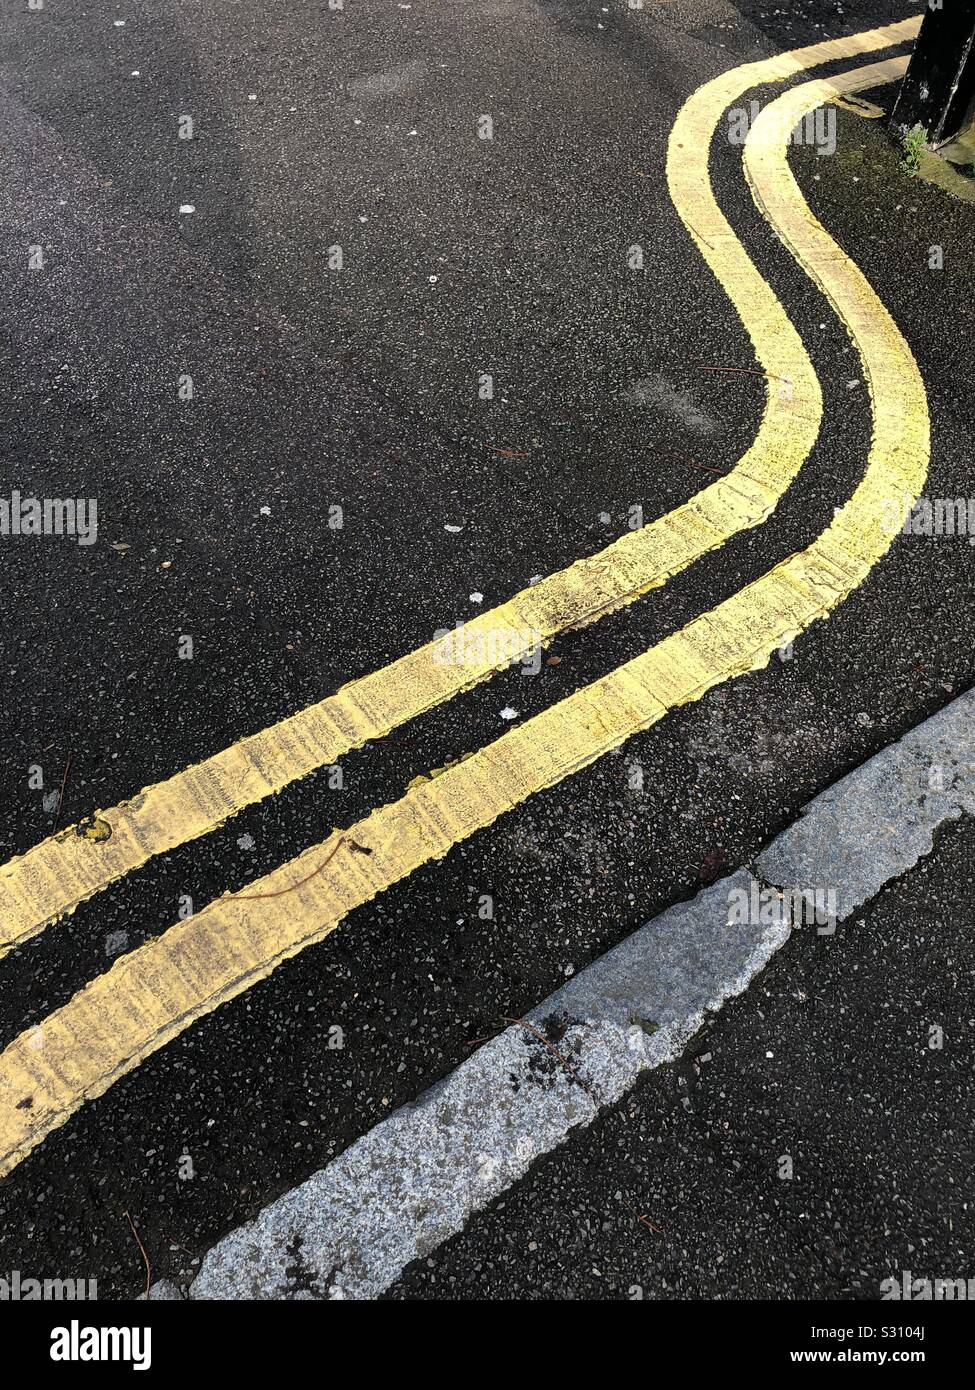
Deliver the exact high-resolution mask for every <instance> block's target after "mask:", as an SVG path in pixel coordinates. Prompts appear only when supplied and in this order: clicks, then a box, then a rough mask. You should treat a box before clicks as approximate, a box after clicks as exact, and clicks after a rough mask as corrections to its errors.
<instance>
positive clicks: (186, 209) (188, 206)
mask: <svg viewBox="0 0 975 1390" xmlns="http://www.w3.org/2000/svg"><path fill="white" fill-rule="evenodd" d="M179 212H180V216H181V217H185V216H186V214H187V213H190V212H196V208H195V207H194V206H193V204H192V203H181V204H180V208H179Z"/></svg>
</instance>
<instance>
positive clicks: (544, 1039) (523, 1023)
mask: <svg viewBox="0 0 975 1390" xmlns="http://www.w3.org/2000/svg"><path fill="white" fill-rule="evenodd" d="M502 1022H504V1023H518V1024H520V1025H521V1027H522V1028H527V1029H528V1031H529V1033H531V1034H532V1035H533V1036H534V1037H536V1038H537V1039H538V1041H539V1042H540V1043H542V1044H544V1046H545V1047H547V1048H548V1050H549V1052H551V1054H552V1056H553V1057H555V1058H556V1060H557V1061H559V1062H561V1063H562V1065H563V1067H565V1069H566V1071H567V1072H568V1073H569V1075H570V1076H571V1077H572V1078H573V1080H574V1081H577V1082H578V1083H579V1085H580V1086H581V1087H582V1089H583V1090H584V1091H585V1092H586V1094H587V1095H588V1097H589V1099H590V1100H591V1101H592V1103H593V1105H594V1106H595V1107H596V1109H597V1110H598V1109H599V1108H600V1106H601V1104H602V1102H601V1101H600V1099H599V1097H598V1096H597V1095H596V1092H595V1091H594V1090H593V1089H592V1087H591V1086H590V1085H589V1083H588V1081H586V1079H585V1078H584V1077H583V1076H581V1075H580V1074H579V1072H578V1070H577V1069H576V1068H575V1067H574V1066H573V1065H572V1063H571V1062H570V1061H569V1059H568V1058H567V1057H563V1056H562V1053H561V1052H560V1051H559V1050H558V1048H557V1047H556V1046H555V1044H554V1043H553V1042H550V1041H549V1039H548V1038H547V1037H546V1036H545V1034H544V1033H543V1032H542V1031H541V1030H540V1029H538V1028H536V1027H535V1025H534V1024H533V1023H529V1022H528V1021H527V1020H526V1019H524V1018H505V1019H503V1020H502Z"/></svg>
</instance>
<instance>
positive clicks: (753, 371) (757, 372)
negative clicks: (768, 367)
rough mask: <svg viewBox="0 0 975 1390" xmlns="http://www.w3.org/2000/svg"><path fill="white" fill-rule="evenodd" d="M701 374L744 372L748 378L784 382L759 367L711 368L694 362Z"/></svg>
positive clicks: (772, 373) (702, 363) (779, 377)
mask: <svg viewBox="0 0 975 1390" xmlns="http://www.w3.org/2000/svg"><path fill="white" fill-rule="evenodd" d="M694 365H695V367H698V368H699V369H700V370H701V371H702V372H746V373H747V374H748V375H749V376H764V377H768V379H769V380H770V381H784V380H785V377H781V376H776V374H775V372H763V371H762V369H761V367H712V366H710V365H709V363H707V362H695V363H694Z"/></svg>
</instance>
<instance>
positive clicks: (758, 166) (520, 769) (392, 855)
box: [0, 63, 929, 1173]
mask: <svg viewBox="0 0 975 1390" xmlns="http://www.w3.org/2000/svg"><path fill="white" fill-rule="evenodd" d="M902 67H903V64H902V63H901V64H896V63H895V64H881V65H878V66H875V67H871V68H867V69H862V70H857V71H855V72H851V73H845V74H843V75H841V76H840V77H837V78H834V79H833V80H832V81H828V82H826V81H819V82H812V83H808V84H806V85H805V86H803V87H800V88H798V89H797V90H795V91H792V92H790V93H788V94H787V95H786V96H785V97H783V98H781V100H780V101H779V102H777V103H775V104H774V106H773V107H771V108H769V111H768V113H767V117H768V119H767V120H766V121H765V123H764V124H762V123H761V122H759V123H756V126H755V129H754V130H753V132H752V137H751V140H752V143H751V144H750V145H749V146H748V147H747V148H746V161H747V165H748V170H749V177H750V179H751V181H752V183H753V187H754V189H755V193H756V196H757V198H758V199H759V200H760V205H761V206H762V207H763V208H764V209H765V210H766V212H767V213H768V215H770V216H774V218H775V219H776V220H775V224H774V225H775V227H776V230H777V231H778V232H779V235H780V236H781V237H782V238H783V240H785V242H786V244H787V245H788V246H789V247H790V249H791V250H792V253H793V255H794V256H795V257H796V259H797V260H798V261H799V263H800V265H802V267H803V268H804V269H806V270H807V271H808V273H809V274H811V275H812V276H813V278H814V279H815V280H816V282H817V283H818V284H819V285H820V286H821V288H822V289H823V290H824V292H825V293H826V294H827V296H828V297H829V298H830V300H831V301H832V303H833V306H834V308H835V309H836V311H837V313H838V314H839V315H840V317H841V318H842V319H843V321H844V322H845V323H846V325H847V327H848V328H849V331H850V333H851V335H852V336H853V338H854V341H855V342H856V345H857V349H858V351H859V353H860V356H861V359H862V361H863V366H864V371H865V373H866V376H867V380H868V382H869V384H870V391H871V402H872V407H873V416H874V432H873V441H872V444H871V448H870V455H869V461H868V466H867V469H866V472H865V474H864V477H863V479H862V481H861V483H860V485H859V486H858V487H857V489H856V491H855V492H854V494H853V496H852V497H851V499H850V500H849V502H847V504H846V505H845V506H844V507H843V508H842V509H841V511H840V512H839V513H838V514H837V516H836V518H835V519H834V521H833V523H832V524H831V525H830V526H829V528H828V529H827V530H826V531H825V532H824V533H823V535H821V536H820V537H819V538H818V539H817V540H816V541H815V542H814V543H813V544H812V545H811V546H809V547H808V548H807V549H806V550H804V551H801V552H799V553H798V554H796V555H793V556H791V557H790V558H789V559H787V560H785V561H784V562H783V563H781V564H779V565H776V566H775V568H774V569H772V570H770V571H769V572H768V573H767V574H765V575H763V576H762V578H760V579H758V580H757V581H755V582H754V583H753V584H750V585H748V586H747V587H746V588H744V589H742V590H741V592H740V593H738V594H735V595H734V596H733V597H732V598H730V599H728V600H726V601H725V602H723V603H721V604H719V605H718V606H717V607H716V608H714V609H712V610H711V611H710V612H709V613H705V614H703V615H702V616H701V617H699V618H697V619H695V620H694V621H693V622H691V623H689V624H688V625H687V626H686V627H684V628H682V629H681V630H679V631H678V632H675V633H673V634H672V635H671V636H669V637H667V638H666V639H664V641H662V642H660V643H658V644H657V646H655V647H653V648H651V650H650V651H648V652H646V653H645V654H644V655H642V656H640V657H637V658H636V659H635V660H633V661H629V662H627V663H626V664H625V665H623V666H620V667H619V668H618V669H617V670H615V671H613V672H612V673H611V674H610V675H608V676H606V677H604V678H603V679H602V680H599V681H596V682H594V683H593V684H592V685H590V686H587V687H585V688H584V689H582V690H579V691H577V692H576V693H575V694H574V695H572V696H570V697H569V698H568V699H566V700H563V701H561V702H560V703H559V704H557V705H554V706H553V707H552V708H550V709H548V710H546V711H545V712H544V713H543V714H539V715H536V716H535V717H534V718H533V719H531V720H528V721H527V722H526V723H525V724H524V725H522V726H520V727H518V728H515V729H512V730H511V731H510V733H508V734H505V735H504V736H503V737H502V738H500V739H498V740H497V741H496V742H494V743H492V744H490V745H488V746H487V747H485V748H482V749H481V750H480V751H479V752H478V753H475V754H474V755H473V756H472V757H470V758H468V759H466V760H465V761H464V762H462V763H459V764H457V765H456V766H454V767H452V768H449V769H448V770H447V771H445V772H444V773H442V775H441V776H439V777H438V778H437V779H436V780H435V781H430V782H425V783H422V784H421V785H419V786H417V787H416V788H414V789H413V790H411V791H410V792H408V793H407V795H406V796H404V797H402V798H401V799H400V800H399V801H397V802H395V803H394V804H392V805H389V806H384V807H382V808H381V809H379V810H377V811H374V812H373V813H372V814H371V815H369V816H367V817H365V818H364V819H363V820H361V821H359V822H358V823H357V824H356V825H354V826H353V827H352V828H351V830H349V831H348V832H346V833H345V834H338V833H337V834H336V835H335V836H333V837H332V838H331V839H330V840H329V841H327V842H326V843H325V844H324V845H319V846H316V847H315V848H314V849H310V850H307V851H306V852H305V853H304V854H302V855H299V856H298V857H297V858H296V859H293V860H292V861H291V862H290V863H288V864H285V865H283V866H282V867H281V868H279V869H276V870H275V871H274V872H273V873H271V874H268V875H267V876H266V877H265V878H263V879H261V880H259V881H258V882H257V883H255V884H253V885H251V886H250V887H249V888H248V889H247V890H245V891H242V892H239V893H236V894H230V895H225V896H224V897H222V898H219V899H217V900H216V901H215V902H212V903H210V904H209V905H208V906H207V907H206V908H204V909H203V911H202V912H200V913H199V915H198V916H196V917H193V918H190V919H189V920H188V921H185V922H180V923H177V924H176V925H175V926H172V927H170V928H169V930H168V931H167V932H165V934H164V935H162V936H160V937H158V938H156V939H154V940H153V941H150V942H147V943H146V944H145V945H144V946H141V947H140V948H139V949H138V950H136V951H133V952H132V953H131V954H130V955H126V956H123V957H122V958H121V959H120V960H118V961H117V962H116V963H115V965H113V966H112V968H111V969H110V970H109V971H108V972H107V973H106V974H104V975H102V976H100V977H99V978H98V979H96V980H94V981H93V982H92V983H91V984H89V985H88V986H87V987H86V988H85V989H83V990H81V991H80V992H79V993H78V994H76V995H75V996H74V997H73V998H72V999H71V1000H70V1001H69V1002H68V1003H67V1004H66V1005H64V1006H63V1007H62V1008H60V1009H58V1010H56V1011H55V1012H54V1013H53V1014H51V1015H50V1016H49V1017H48V1018H47V1019H46V1020H45V1021H44V1023H43V1024H42V1025H41V1026H40V1027H39V1028H36V1029H31V1030H28V1031H27V1032H26V1033H22V1034H21V1035H20V1036H19V1037H18V1038H16V1039H15V1040H14V1041H13V1042H12V1043H11V1044H10V1045H9V1046H8V1047H7V1048H6V1050H5V1051H4V1052H3V1054H2V1055H0V1173H4V1172H8V1171H9V1170H10V1169H12V1168H13V1167H15V1166H16V1165H17V1163H19V1162H20V1161H21V1159H23V1158H24V1157H25V1156H26V1154H28V1153H29V1152H30V1150H31V1149H32V1148H34V1147H35V1145H37V1144H38V1143H40V1142H41V1140H42V1139H44V1138H45V1137H46V1136H47V1135H48V1134H50V1133H51V1132H52V1130H54V1129H56V1128H57V1127H58V1126H59V1125H61V1124H63V1123H64V1121H65V1120H66V1119H67V1118H68V1117H69V1116H70V1115H71V1114H72V1113H73V1112H74V1111H75V1110H77V1109H78V1107H79V1106H80V1105H81V1104H82V1103H83V1102H84V1101H85V1100H86V1099H91V1098H93V1097H95V1096H98V1095H101V1094H102V1093H103V1092H104V1091H106V1090H107V1089H108V1088H109V1087H110V1086H111V1085H112V1084H113V1083H114V1082H115V1081H116V1080H118V1078H119V1077H121V1076H123V1075H125V1074H126V1073H127V1072H129V1071H131V1070H132V1069H133V1068H134V1067H136V1066H138V1065H139V1063H140V1062H141V1061H142V1060H143V1059H144V1058H146V1057H147V1056H149V1055H150V1054H151V1053H152V1052H154V1051H156V1050H157V1049H158V1048H160V1047H162V1046H164V1045H165V1044H166V1043H167V1042H169V1041H170V1040H171V1039H172V1038H174V1037H176V1036H177V1035H178V1034H179V1033H180V1032H182V1031H183V1030H184V1029H185V1028H187V1027H189V1025H190V1024H191V1023H192V1022H193V1021H194V1020H196V1019H198V1018H200V1017H202V1016H203V1015H204V1014H206V1013H209V1012H210V1011H211V1010H213V1009H215V1008H217V1007H218V1006H219V1005H220V1004H221V1003H223V1002H225V1001H226V1000H228V999H231V998H233V997H234V996H235V995H238V994H240V993H242V992H243V991H244V990H246V989H248V988H249V987H250V986H251V985H252V984H254V983H255V982H256V981H257V980H260V979H262V978H264V977H265V976H266V975H268V974H270V972H271V971H272V970H273V969H274V968H275V967H276V966H277V965H278V964H279V963H280V962H281V961H284V960H287V959H288V958H289V957H291V956H294V955H296V954H297V953H298V952H299V951H302V950H304V949H305V947H307V946H309V945H312V944H313V943H315V942H318V941H321V940H322V939H323V938H324V937H325V936H327V935H328V933H329V932H330V931H332V930H333V929H334V928H335V927H336V926H337V924H338V923H339V922H340V921H341V919H342V918H343V917H344V916H345V915H346V914H347V913H349V912H350V911H352V910H353V909H354V908H355V907H358V906H360V905H361V904H363V903H365V902H368V901H369V900H370V899H371V898H373V897H375V896H376V894H378V893H381V892H383V891H384V890H385V889H386V888H388V887H390V885H392V884H394V883H396V882H398V881H399V880H401V879H403V878H405V877H406V876H407V875H409V874H411V873H413V872H414V871H415V870H416V869H418V868H419V867H420V866H421V865H423V864H427V863H429V862H430V861H431V860H434V859H438V858H442V857H443V856H444V855H445V854H446V853H447V852H448V850H449V849H450V848H451V847H452V846H453V845H454V844H456V843H457V842H458V841H460V840H463V839H465V838H467V837H468V836H470V835H472V834H474V833H475V832H476V831H477V830H479V829H482V828H484V827H486V826H488V825H490V824H491V823H492V822H493V821H494V820H495V819H496V818H497V817H498V816H500V815H502V814H504V812H506V811H509V810H511V809H512V808H513V807H514V806H517V805H518V804H519V803H520V802H522V801H524V800H525V799H526V798H528V797H529V796H531V795H533V794H534V793H536V792H538V791H540V790H541V789H543V788H545V787H551V786H554V785H555V784H556V783H558V782H560V781H561V780H562V779H563V778H566V777H568V776H570V775H571V774H572V773H574V772H577V771H578V770H579V769H580V768H583V767H586V766H588V765H589V764H591V763H593V762H594V761H595V760H596V759H597V758H599V757H600V756H601V755H602V754H604V753H606V752H608V751H609V750H610V749H612V748H616V747H619V746H620V745H621V744H622V743H624V742H625V741H626V740H627V739H628V738H630V737H631V736H632V735H633V734H635V733H637V732H638V731H640V730H642V729H646V728H648V727H649V726H650V725H652V724H653V723H655V722H656V721H657V720H659V719H662V718H663V717H664V715H665V714H666V713H667V711H668V710H670V709H673V708H674V707H675V706H678V705H683V704H687V703H689V702H690V701H693V700H696V699H698V698H699V697H700V696H701V695H703V694H704V693H705V692H706V691H707V690H709V689H711V688H712V687H713V686H715V685H717V684H719V683H720V682H722V681H726V680H728V679H730V678H732V677H734V676H736V675H739V674H741V673H743V672H746V671H750V670H754V669H759V668H761V667H762V666H763V665H765V664H766V663H767V661H768V659H769V657H770V655H771V654H772V653H773V652H774V651H775V650H776V649H777V648H778V647H780V646H781V645H782V643H783V642H784V641H787V640H789V639H790V638H792V637H794V636H795V635H796V634H798V633H799V632H800V631H801V630H802V629H803V628H805V627H807V626H808V625H809V624H810V623H812V622H813V621H815V620H816V619H817V618H823V617H825V616H826V615H827V614H829V613H830V611H831V610H832V609H833V608H835V607H836V605H837V604H838V603H840V602H841V601H842V600H843V599H844V598H845V597H847V595H848V594H849V593H850V592H851V591H852V590H853V589H855V588H856V586H857V585H858V584H860V583H861V582H862V580H863V579H865V578H866V576H867V575H868V574H869V572H870V570H871V568H872V567H873V565H874V564H875V563H876V562H877V561H878V560H879V559H880V557H881V556H882V555H883V554H884V553H885V552H886V551H887V549H888V548H889V546H890V545H891V542H892V539H893V536H892V534H891V530H890V527H889V520H890V513H889V500H890V498H891V497H896V498H898V499H901V500H902V501H904V505H907V503H906V500H905V499H907V498H909V497H910V498H914V497H916V496H917V495H918V494H919V493H920V491H921V488H922V487H923V484H924V479H925V476H926V473H927V464H928V453H929V422H928V411H927V400H926V397H925V392H924V385H923V383H922V381H921V377H920V374H919V372H918V369H917V365H916V363H915V361H914V358H913V357H912V355H911V352H910V349H909V348H908V346H907V344H906V343H905V341H904V339H903V338H902V337H901V335H900V332H899V331H898V329H897V327H896V325H895V323H894V321H893V320H892V318H891V317H890V315H889V314H888V313H887V311H886V309H885V308H884V307H883V305H882V304H881V302H880V300H879V299H878V298H877V296H876V294H875V293H874V292H873V290H872V289H871V288H870V286H869V284H868V283H867V281H866V280H865V278H864V277H863V275H862V274H861V273H860V271H859V270H858V269H857V268H856V266H855V265H853V263H852V262H851V261H850V260H849V259H848V258H847V256H846V255H845V254H844V253H843V252H842V251H841V250H840V248H839V247H838V246H837V245H836V243H835V242H834V241H833V240H832V239H831V238H830V237H829V235H828V234H827V233H826V231H825V230H824V229H823V227H822V226H821V225H820V224H819V223H818V222H817V221H816V220H815V218H814V217H813V216H812V214H811V213H810V211H809V209H808V207H807V206H806V204H805V202H804V200H803V198H802V195H801V193H800V191H799V189H798V187H797V185H796V183H795V180H794V179H793V177H792V175H791V172H790V171H789V167H788V162H787V159H786V153H785V148H784V144H783V143H782V137H781V129H782V128H781V123H779V124H778V125H777V124H776V121H777V120H778V121H779V122H781V116H782V113H785V115H786V116H787V117H788V119H789V121H792V120H793V119H795V120H798V119H799V118H800V117H801V116H802V115H803V114H804V113H805V112H806V111H808V110H812V109H813V108H814V107H815V106H817V105H818V104H820V103H821V102H822V101H824V100H828V99H829V98H830V97H831V96H832V95H834V94H835V93H836V92H843V91H853V90H857V89H858V88H860V87H863V86H868V85H871V84H872V83H875V82H878V81H886V80H889V78H890V76H892V75H893V74H894V73H895V72H897V71H900V70H902ZM776 133H777V135H776V143H775V145H774V147H773V146H771V145H769V144H766V143H765V141H766V140H767V139H769V138H770V137H771V136H772V135H773V134H776Z"/></svg>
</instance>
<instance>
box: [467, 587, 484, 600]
mask: <svg viewBox="0 0 975 1390" xmlns="http://www.w3.org/2000/svg"><path fill="white" fill-rule="evenodd" d="M470 598H471V603H483V602H484V595H483V594H479V593H478V591H477V590H476V589H475V590H474V592H473V593H472V594H471V596H470Z"/></svg>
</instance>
